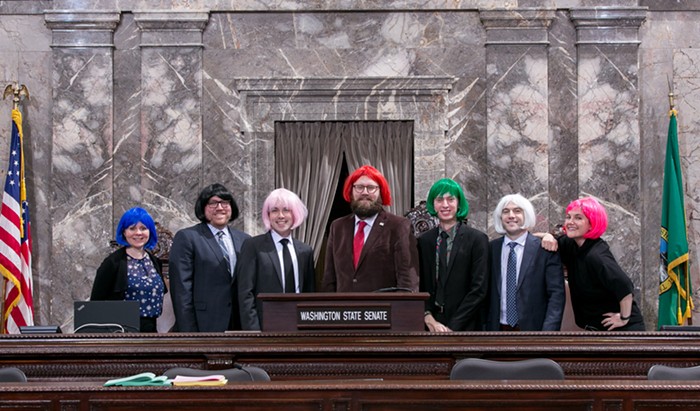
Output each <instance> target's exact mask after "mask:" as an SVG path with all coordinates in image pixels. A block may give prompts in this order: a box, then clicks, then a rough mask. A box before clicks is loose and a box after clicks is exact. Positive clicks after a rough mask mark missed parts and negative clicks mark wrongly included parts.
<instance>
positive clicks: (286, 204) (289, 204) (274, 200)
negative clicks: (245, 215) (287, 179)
mask: <svg viewBox="0 0 700 411" xmlns="http://www.w3.org/2000/svg"><path fill="white" fill-rule="evenodd" d="M275 207H278V208H287V209H289V210H290V211H291V212H292V230H293V229H295V228H297V227H299V226H300V225H301V223H303V222H304V219H305V218H306V216H307V214H308V213H309V211H308V210H307V209H306V206H305V205H304V203H302V202H301V199H300V198H299V196H297V195H296V194H294V193H292V192H291V191H289V190H287V189H286V188H278V189H276V190H272V192H271V193H270V194H269V195H268V196H267V198H266V199H265V202H264V203H263V206H262V220H263V224H265V229H266V230H267V231H270V210H271V209H273V208H275Z"/></svg>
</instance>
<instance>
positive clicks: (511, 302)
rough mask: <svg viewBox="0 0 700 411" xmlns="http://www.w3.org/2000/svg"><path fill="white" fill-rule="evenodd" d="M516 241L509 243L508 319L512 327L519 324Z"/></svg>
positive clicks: (507, 279)
mask: <svg viewBox="0 0 700 411" xmlns="http://www.w3.org/2000/svg"><path fill="white" fill-rule="evenodd" d="M516 245H518V243H516V242H515V241H511V242H510V243H508V246H509V247H510V252H508V266H507V267H506V321H507V322H508V325H510V326H511V327H515V326H516V325H517V324H518V276H517V271H516V267H517V266H518V257H517V255H516V254H515V246H516Z"/></svg>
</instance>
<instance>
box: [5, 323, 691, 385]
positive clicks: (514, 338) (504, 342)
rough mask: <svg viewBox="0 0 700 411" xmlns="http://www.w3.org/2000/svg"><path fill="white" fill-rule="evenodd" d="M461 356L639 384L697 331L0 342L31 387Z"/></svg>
mask: <svg viewBox="0 0 700 411" xmlns="http://www.w3.org/2000/svg"><path fill="white" fill-rule="evenodd" d="M465 357H479V358H487V359H494V360H515V359H524V358H537V357H546V358H551V359H553V360H555V361H557V362H558V363H559V364H560V365H561V366H562V368H563V369H564V373H565V374H566V377H567V379H600V378H611V379H640V380H641V379H645V378H646V373H647V371H648V369H649V368H650V367H651V366H652V365H654V364H666V365H672V366H693V365H700V338H698V334H697V333H680V332H663V333H661V332H646V333H605V332H597V333H594V332H582V333H572V332H559V333H525V332H522V333H501V332H494V333H454V334H431V333H425V332H418V333H390V334H388V333H345V334H343V333H286V334H285V333H232V334H131V335H122V336H119V335H114V334H109V335H87V334H78V335H73V334H65V335H46V336H20V335H9V336H2V337H0V366H16V367H19V368H20V369H22V370H24V371H25V373H26V374H27V375H28V377H29V379H30V380H33V381H60V380H73V381H75V380H107V379H109V378H116V377H121V376H126V375H131V374H136V373H139V372H144V371H150V372H155V373H162V372H164V371H165V370H166V369H168V368H172V367H183V366H184V367H194V368H204V369H220V368H228V367H230V366H231V365H232V364H233V363H234V362H238V363H242V364H246V365H256V366H259V367H261V368H263V369H265V370H266V371H267V372H268V373H269V374H270V375H271V377H272V378H273V379H275V380H303V379H306V380H309V379H333V378H336V379H342V378H385V379H392V380H398V379H405V380H411V379H412V380H429V379H435V380H446V379H447V378H448V376H449V373H450V370H451V368H452V366H453V364H454V363H455V362H456V361H457V360H459V359H461V358H465Z"/></svg>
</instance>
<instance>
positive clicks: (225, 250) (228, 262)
mask: <svg viewBox="0 0 700 411" xmlns="http://www.w3.org/2000/svg"><path fill="white" fill-rule="evenodd" d="M225 235H226V233H224V232H223V231H219V232H218V233H216V241H217V242H218V243H219V247H221V251H222V252H223V253H224V260H226V266H227V267H228V270H229V272H231V253H230V252H229V250H228V247H226V241H224V236H225Z"/></svg>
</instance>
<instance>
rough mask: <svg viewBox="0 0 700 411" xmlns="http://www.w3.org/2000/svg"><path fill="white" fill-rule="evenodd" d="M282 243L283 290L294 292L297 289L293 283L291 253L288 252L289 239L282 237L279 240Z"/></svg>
mask: <svg viewBox="0 0 700 411" xmlns="http://www.w3.org/2000/svg"><path fill="white" fill-rule="evenodd" d="M280 244H282V262H283V263H284V292H285V293H295V292H296V291H297V288H296V285H295V283H294V265H292V254H290V253H289V246H288V245H287V244H289V240H287V239H286V238H283V239H281V240H280Z"/></svg>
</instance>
